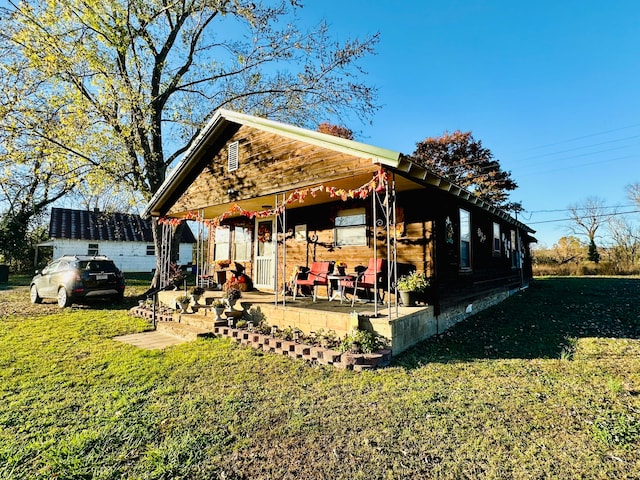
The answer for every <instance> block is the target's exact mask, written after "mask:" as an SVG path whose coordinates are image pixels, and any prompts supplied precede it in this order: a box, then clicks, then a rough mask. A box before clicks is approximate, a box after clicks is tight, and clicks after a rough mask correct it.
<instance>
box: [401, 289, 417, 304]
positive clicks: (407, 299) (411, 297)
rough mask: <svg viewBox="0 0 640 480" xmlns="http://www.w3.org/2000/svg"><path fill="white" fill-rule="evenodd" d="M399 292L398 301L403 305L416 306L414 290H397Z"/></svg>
mask: <svg viewBox="0 0 640 480" xmlns="http://www.w3.org/2000/svg"><path fill="white" fill-rule="evenodd" d="M398 293H399V294H400V301H401V302H402V305H404V306H405V307H415V306H416V298H415V297H416V295H415V292H413V291H410V290H398Z"/></svg>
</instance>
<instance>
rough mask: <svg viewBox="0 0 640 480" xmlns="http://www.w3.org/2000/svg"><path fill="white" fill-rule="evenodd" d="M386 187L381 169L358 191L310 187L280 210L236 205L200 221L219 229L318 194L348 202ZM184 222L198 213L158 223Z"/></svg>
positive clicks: (276, 211)
mask: <svg viewBox="0 0 640 480" xmlns="http://www.w3.org/2000/svg"><path fill="white" fill-rule="evenodd" d="M386 185H387V172H386V171H384V170H382V169H380V170H378V172H377V173H376V175H375V176H374V177H373V179H371V180H370V181H369V182H367V183H365V184H364V185H362V186H360V187H358V188H356V189H350V190H345V189H343V188H336V187H325V186H323V185H319V186H317V187H310V188H305V189H303V190H296V191H294V192H292V193H291V194H290V195H289V196H288V197H287V199H286V200H285V202H284V203H283V204H282V205H280V206H279V207H278V208H271V209H267V210H259V211H249V210H245V209H244V208H242V207H241V206H240V205H238V204H237V203H235V204H233V205H232V206H231V208H230V209H229V210H228V211H226V212H224V213H223V214H221V215H219V216H217V217H216V218H212V219H204V220H200V221H202V222H203V223H204V224H205V225H206V226H207V227H217V226H218V225H220V223H221V222H222V221H223V220H225V219H227V218H229V217H230V216H232V215H241V216H243V217H248V218H251V219H252V218H256V217H257V218H266V217H271V216H273V215H276V214H279V213H282V212H283V211H284V209H285V207H286V205H289V204H291V203H293V202H298V203H304V200H305V198H306V196H307V195H311V196H312V197H314V198H315V196H316V194H317V193H318V192H327V193H328V194H329V196H330V197H331V198H338V197H339V198H340V199H342V201H346V200H347V199H349V198H356V199H365V198H367V197H368V196H369V195H370V194H371V193H372V192H374V191H375V192H381V191H383V190H384V189H385V188H386ZM184 220H199V217H198V212H197V211H193V210H191V211H188V212H187V213H185V215H184V216H183V217H180V218H176V217H160V218H159V219H158V223H160V224H169V225H172V226H176V225H180V223H182V222H183V221H184Z"/></svg>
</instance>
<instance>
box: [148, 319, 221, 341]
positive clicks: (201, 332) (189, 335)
mask: <svg viewBox="0 0 640 480" xmlns="http://www.w3.org/2000/svg"><path fill="white" fill-rule="evenodd" d="M156 330H157V331H158V332H161V333H164V334H166V335H171V336H172V337H175V338H181V339H184V340H189V341H192V340H197V339H198V338H199V337H206V336H210V335H211V333H212V332H211V330H210V329H206V328H202V327H198V326H195V325H189V324H187V323H181V322H166V321H161V322H157V323H156Z"/></svg>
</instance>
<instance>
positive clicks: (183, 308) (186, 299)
mask: <svg viewBox="0 0 640 480" xmlns="http://www.w3.org/2000/svg"><path fill="white" fill-rule="evenodd" d="M176 303H177V304H178V305H179V306H180V313H187V308H189V305H190V304H191V296H190V295H180V296H179V297H177V298H176Z"/></svg>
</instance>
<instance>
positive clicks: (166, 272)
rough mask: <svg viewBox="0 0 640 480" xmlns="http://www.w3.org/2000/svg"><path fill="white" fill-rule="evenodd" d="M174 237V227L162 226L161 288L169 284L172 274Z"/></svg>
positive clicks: (164, 224) (167, 224) (169, 225)
mask: <svg viewBox="0 0 640 480" xmlns="http://www.w3.org/2000/svg"><path fill="white" fill-rule="evenodd" d="M172 237H173V227H172V226H171V224H169V223H163V224H162V244H161V248H160V281H159V284H160V288H164V287H166V286H167V285H168V284H169V276H170V272H171V270H170V269H171V239H172Z"/></svg>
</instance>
